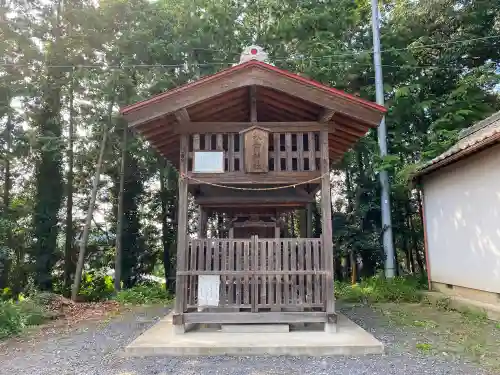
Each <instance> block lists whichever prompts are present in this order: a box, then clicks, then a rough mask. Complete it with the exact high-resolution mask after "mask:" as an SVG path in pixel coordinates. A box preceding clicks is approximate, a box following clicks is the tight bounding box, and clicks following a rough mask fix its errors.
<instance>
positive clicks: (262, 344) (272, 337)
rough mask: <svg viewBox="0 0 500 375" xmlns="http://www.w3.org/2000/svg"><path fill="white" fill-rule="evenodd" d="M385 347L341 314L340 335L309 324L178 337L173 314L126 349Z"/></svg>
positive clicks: (204, 352)
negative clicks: (287, 328) (293, 328)
mask: <svg viewBox="0 0 500 375" xmlns="http://www.w3.org/2000/svg"><path fill="white" fill-rule="evenodd" d="M383 352H384V346H383V344H382V343H381V342H380V341H378V340H377V339H375V338H374V337H373V336H372V335H371V334H369V333H368V332H366V331H365V330H364V329H362V328H361V327H359V326H358V325H356V324H355V323H354V322H352V321H350V320H349V319H347V317H345V316H344V315H341V314H339V315H338V323H337V332H336V333H327V332H324V325H317V326H313V325H306V326H305V328H303V329H300V330H297V331H291V332H286V333H261V332H259V333H226V332H222V331H221V330H214V329H202V328H199V329H195V330H193V331H190V332H186V333H185V334H183V335H176V334H175V333H174V327H173V326H172V317H171V316H170V315H169V316H167V317H165V318H164V319H162V320H161V321H160V322H158V323H157V324H156V325H154V326H153V327H152V328H150V329H149V330H147V331H146V332H144V333H143V334H142V335H141V336H139V337H138V338H137V339H136V340H135V341H133V342H132V343H131V344H130V345H128V346H127V347H126V348H125V353H124V355H125V356H141V357H143V356H162V355H165V356H210V355H292V356H302V355H304V356H327V355H365V354H382V353H383Z"/></svg>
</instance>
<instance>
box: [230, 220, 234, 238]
mask: <svg viewBox="0 0 500 375" xmlns="http://www.w3.org/2000/svg"><path fill="white" fill-rule="evenodd" d="M229 238H234V227H233V224H232V223H231V227H230V228H229Z"/></svg>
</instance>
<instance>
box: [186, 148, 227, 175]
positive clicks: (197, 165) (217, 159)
mask: <svg viewBox="0 0 500 375" xmlns="http://www.w3.org/2000/svg"><path fill="white" fill-rule="evenodd" d="M193 172H194V173H224V152H222V151H195V153H194V163H193Z"/></svg>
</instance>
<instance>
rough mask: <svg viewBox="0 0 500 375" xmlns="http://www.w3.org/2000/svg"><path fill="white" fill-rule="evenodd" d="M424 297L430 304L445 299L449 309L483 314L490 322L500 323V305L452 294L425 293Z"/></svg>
mask: <svg viewBox="0 0 500 375" xmlns="http://www.w3.org/2000/svg"><path fill="white" fill-rule="evenodd" d="M425 295H426V296H427V298H428V299H429V301H431V302H432V303H437V302H438V301H440V300H442V299H447V301H448V303H449V305H450V307H451V308H452V309H455V310H457V311H468V310H472V311H476V312H479V313H484V314H486V316H487V317H488V319H490V320H495V321H497V322H500V304H498V303H497V304H492V303H485V302H481V301H476V300H473V299H469V298H464V297H461V296H456V295H452V294H444V293H440V292H425Z"/></svg>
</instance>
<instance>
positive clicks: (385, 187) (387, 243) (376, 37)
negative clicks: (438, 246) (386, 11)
mask: <svg viewBox="0 0 500 375" xmlns="http://www.w3.org/2000/svg"><path fill="white" fill-rule="evenodd" d="M371 2H372V30H373V62H374V64H375V89H376V98H377V104H380V105H384V83H383V79H382V59H381V57H380V30H379V22H380V21H379V13H378V0H371ZM378 145H379V148H380V156H381V157H382V158H383V157H384V156H386V155H387V128H386V125H385V116H384V117H383V118H382V121H381V122H380V126H379V127H378ZM380 185H381V188H382V196H381V208H382V230H383V237H382V238H383V243H384V253H385V257H386V259H385V276H386V277H387V278H392V277H394V274H395V267H394V263H395V258H394V243H393V238H392V223H391V200H390V186H389V175H388V173H387V171H384V170H383V171H380Z"/></svg>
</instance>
